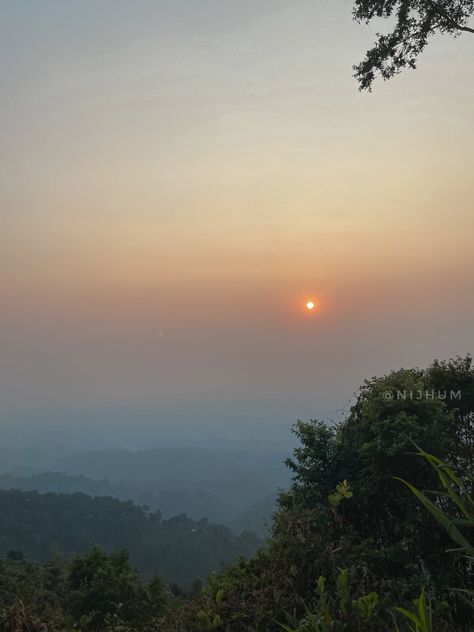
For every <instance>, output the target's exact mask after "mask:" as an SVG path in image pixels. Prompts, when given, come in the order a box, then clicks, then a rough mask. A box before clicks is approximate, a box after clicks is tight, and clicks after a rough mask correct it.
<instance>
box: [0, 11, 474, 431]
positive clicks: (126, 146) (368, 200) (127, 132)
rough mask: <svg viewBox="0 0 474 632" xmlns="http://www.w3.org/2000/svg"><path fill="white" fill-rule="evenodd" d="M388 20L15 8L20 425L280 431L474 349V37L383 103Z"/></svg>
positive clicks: (9, 381)
mask: <svg viewBox="0 0 474 632" xmlns="http://www.w3.org/2000/svg"><path fill="white" fill-rule="evenodd" d="M384 27H385V28H386V25H371V26H366V25H358V24H356V23H354V22H353V21H352V19H351V3H350V2H348V0H331V1H330V2H328V1H326V2H323V1H322V0H311V1H307V0H252V1H250V0H220V1H217V0H201V1H200V2H196V1H195V0H173V2H171V1H169V0H166V1H164V0H101V1H98V0H42V2H37V1H36V0H21V1H18V2H11V0H0V81H1V85H2V99H1V102H0V160H1V164H2V169H1V171H0V301H1V311H0V346H1V354H0V420H1V422H2V423H3V424H4V425H5V426H11V425H12V424H18V427H22V428H27V429H28V428H30V427H31V424H34V423H36V424H37V425H38V424H44V423H45V422H46V421H48V420H49V421H51V420H54V421H55V423H56V422H57V423H58V424H62V425H63V426H64V427H66V428H69V429H71V428H75V429H76V430H77V428H78V427H79V428H80V427H81V424H82V425H83V427H84V428H85V427H86V426H87V424H100V423H102V422H103V423H106V424H113V423H114V422H116V423H118V420H120V423H122V424H125V425H127V424H128V425H130V427H133V424H134V423H138V422H139V421H138V420H140V419H141V420H146V421H147V423H151V424H152V425H153V426H154V428H155V429H156V430H157V432H158V433H159V431H160V429H161V428H163V429H164V428H168V429H170V428H171V429H172V428H178V427H179V428H181V431H182V434H183V435H185V434H186V433H191V434H195V435H197V434H199V432H200V428H202V427H203V426H206V428H208V429H209V432H216V433H222V434H227V435H229V436H234V435H235V436H236V437H239V436H244V435H245V436H247V435H248V436H252V433H254V434H258V435H259V436H262V437H265V436H267V437H272V435H273V434H274V433H276V432H277V429H278V428H282V427H284V428H289V426H290V425H291V424H292V423H293V421H294V420H295V419H297V418H309V417H321V418H325V419H337V418H338V415H340V414H341V409H344V408H345V407H346V406H347V402H348V401H349V400H350V398H351V397H352V396H353V393H354V392H355V391H356V390H357V388H358V387H359V385H360V384H361V383H362V381H363V380H364V378H366V377H371V376H373V375H381V374H385V373H386V372H388V371H389V370H391V369H396V368H399V367H401V366H406V367H409V366H425V365H427V364H428V363H429V362H431V361H432V360H433V359H434V358H436V357H438V358H449V357H454V356H456V355H465V354H466V353H468V352H472V351H473V330H472V323H473V320H474V292H473V289H474V288H473V269H474V265H473V264H474V251H473V248H472V236H473V234H474V216H473V214H472V200H473V198H474V179H473V178H472V170H473V160H474V142H473V141H474V107H473V106H474V81H473V79H474V68H473V65H472V51H473V46H474V40H473V39H472V36H469V35H464V36H463V37H460V38H457V39H453V38H451V37H448V36H441V37H437V38H433V40H432V41H431V42H430V45H429V47H428V49H427V50H426V53H425V54H424V55H423V57H422V58H421V59H420V62H419V67H418V69H417V70H416V71H407V72H405V73H403V74H402V75H401V76H399V77H397V78H395V79H394V80H392V81H390V82H386V83H383V82H377V83H376V84H375V86H374V92H373V93H372V94H368V93H360V92H359V91H358V89H357V84H356V82H355V80H354V79H353V77H352V72H353V71H352V65H353V64H354V63H357V62H358V61H360V59H361V58H362V57H363V55H364V52H365V50H367V48H368V47H369V46H370V45H371V43H372V42H373V40H374V37H375V31H376V30H377V28H384ZM309 299H314V300H315V301H316V303H317V309H316V310H314V312H312V313H311V314H310V313H308V312H307V310H305V307H304V305H305V302H306V301H307V300H309ZM22 424H23V425H22ZM163 432H164V431H163Z"/></svg>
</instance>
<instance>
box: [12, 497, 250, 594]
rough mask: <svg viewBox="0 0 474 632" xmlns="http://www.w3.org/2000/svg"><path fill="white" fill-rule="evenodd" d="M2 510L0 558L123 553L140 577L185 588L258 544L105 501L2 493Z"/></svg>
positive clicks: (211, 527) (185, 520) (200, 524)
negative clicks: (96, 548)
mask: <svg viewBox="0 0 474 632" xmlns="http://www.w3.org/2000/svg"><path fill="white" fill-rule="evenodd" d="M0 507H1V510H0V554H1V553H4V554H5V553H7V552H8V551H11V550H13V549H17V550H21V551H23V552H24V554H25V555H26V557H27V558H30V559H34V560H37V561H43V562H46V561H48V559H49V558H50V557H51V551H52V550H59V551H61V553H63V554H64V555H65V556H69V557H70V556H71V555H72V554H74V553H86V552H87V551H90V549H92V548H93V547H94V546H95V545H96V544H98V545H100V546H101V547H103V548H104V549H105V550H106V551H117V550H120V549H123V548H127V550H128V552H129V554H130V559H131V561H132V564H133V565H134V566H135V567H136V568H138V570H139V571H140V572H141V573H142V574H143V575H144V576H145V577H152V576H153V575H155V574H156V573H158V574H159V575H160V577H162V578H163V579H165V580H166V581H168V582H176V583H177V584H179V585H181V586H186V587H189V586H190V584H191V582H192V580H193V579H195V578H200V579H205V578H206V577H207V575H208V574H209V573H210V572H211V571H212V570H213V569H216V568H219V567H220V565H221V564H222V563H224V564H230V563H232V562H234V561H235V560H237V559H238V557H239V556H240V555H245V556H251V555H253V554H254V552H255V551H256V550H257V548H258V547H259V545H260V544H261V540H260V539H259V538H258V537H257V536H255V535H254V534H251V533H248V532H244V533H242V534H240V535H235V534H234V533H232V532H231V531H230V529H228V528H226V527H223V526H220V525H214V524H209V523H208V522H207V521H206V520H201V521H199V522H195V521H194V520H191V519H189V518H187V517H186V516H185V515H181V516H176V517H175V518H171V519H169V520H163V519H162V518H161V515H160V513H159V512H152V511H149V510H147V509H146V508H144V507H137V506H136V505H134V504H133V503H131V502H123V501H119V500H116V499H114V498H110V497H94V498H91V497H90V496H86V495H84V494H54V493H48V494H38V493H37V492H20V491H17V490H9V491H3V490H0Z"/></svg>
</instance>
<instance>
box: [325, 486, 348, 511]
mask: <svg viewBox="0 0 474 632" xmlns="http://www.w3.org/2000/svg"><path fill="white" fill-rule="evenodd" d="M352 496H353V494H352V492H351V490H350V488H349V483H348V482H347V481H346V480H344V481H342V482H341V483H338V484H337V485H336V491H335V492H334V494H329V496H328V501H329V506H330V507H331V509H333V510H335V509H337V508H338V507H339V505H340V504H341V502H342V501H343V500H344V499H345V498H352Z"/></svg>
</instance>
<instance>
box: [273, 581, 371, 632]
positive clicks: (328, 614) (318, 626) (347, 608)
mask: <svg viewBox="0 0 474 632" xmlns="http://www.w3.org/2000/svg"><path fill="white" fill-rule="evenodd" d="M316 595H317V598H316V602H315V604H314V606H313V608H312V609H311V608H309V607H307V606H305V610H306V612H305V615H304V617H303V618H302V619H300V620H299V621H298V622H297V623H296V627H294V626H295V623H293V624H291V623H290V624H289V625H287V624H282V625H281V627H282V629H283V630H285V632H333V631H334V632H335V631H337V630H340V631H344V630H349V629H354V627H355V626H356V625H357V620H359V624H360V625H362V626H363V627H361V628H360V629H364V627H365V625H366V624H368V622H369V621H370V619H371V618H372V616H373V615H374V612H375V609H376V608H377V605H378V602H379V597H378V595H377V593H374V592H371V593H369V594H368V595H364V596H363V597H359V599H356V600H351V595H350V588H349V575H348V570H347V569H341V570H340V571H339V574H338V576H337V579H336V593H335V597H334V598H332V597H330V596H329V595H328V593H327V590H326V578H325V577H324V576H323V575H321V576H320V577H319V579H318V581H317V585H316ZM289 618H290V619H294V617H289Z"/></svg>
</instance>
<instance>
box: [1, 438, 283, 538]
mask: <svg viewBox="0 0 474 632" xmlns="http://www.w3.org/2000/svg"><path fill="white" fill-rule="evenodd" d="M2 456H4V454H3V453H2V454H0V457H2ZM27 457H28V458H25V456H23V455H21V454H17V455H16V458H15V459H13V455H11V454H10V458H9V459H8V458H6V459H1V462H2V463H5V465H4V467H5V470H7V469H8V470H9V471H5V472H4V473H3V474H1V475H0V489H19V490H23V491H35V490H36V491H39V492H57V493H67V494H71V493H75V492H80V493H82V494H87V495H88V496H111V497H112V498H117V499H118V500H124V501H127V500H131V501H133V502H134V503H135V504H137V505H146V506H147V507H149V508H150V509H151V510H153V511H157V510H159V512H160V514H161V515H162V517H163V518H165V519H167V518H172V517H174V516H176V515H179V514H182V513H185V514H186V515H187V516H188V517H189V518H192V519H194V520H201V519H202V518H206V519H208V520H209V521H210V522H215V523H219V524H223V525H225V526H227V527H229V528H231V529H233V530H234V531H237V532H239V531H245V530H251V531H253V532H255V533H257V534H258V535H260V536H261V537H265V536H266V535H267V526H268V524H269V522H270V519H271V515H272V514H273V512H274V510H275V506H276V504H275V501H276V492H277V490H278V489H280V488H287V487H288V484H289V482H290V478H291V477H290V473H289V472H288V471H286V470H285V468H284V467H282V462H283V460H284V458H285V454H282V453H274V452H272V451H268V452H266V451H251V450H244V449H233V450H230V449H222V448H217V447H216V448H214V449H210V448H208V449H204V448H202V447H201V448H200V447H188V448H177V447H173V446H170V447H167V448H163V447H161V448H153V449H149V450H139V451H132V450H96V451H93V452H82V453H77V454H70V455H69V456H63V457H62V458H61V459H59V460H58V459H56V460H55V459H53V458H51V457H50V458H49V459H46V461H45V463H43V464H42V467H39V466H38V465H36V467H27V464H28V462H29V455H27ZM230 488H232V494H231V495H229V493H228V490H229V489H230Z"/></svg>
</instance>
